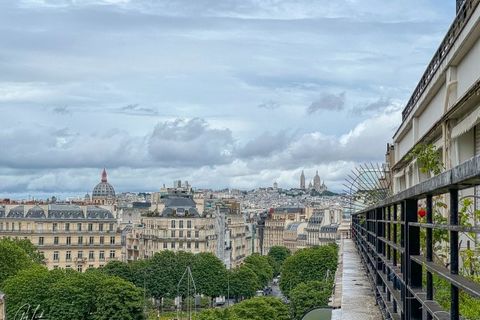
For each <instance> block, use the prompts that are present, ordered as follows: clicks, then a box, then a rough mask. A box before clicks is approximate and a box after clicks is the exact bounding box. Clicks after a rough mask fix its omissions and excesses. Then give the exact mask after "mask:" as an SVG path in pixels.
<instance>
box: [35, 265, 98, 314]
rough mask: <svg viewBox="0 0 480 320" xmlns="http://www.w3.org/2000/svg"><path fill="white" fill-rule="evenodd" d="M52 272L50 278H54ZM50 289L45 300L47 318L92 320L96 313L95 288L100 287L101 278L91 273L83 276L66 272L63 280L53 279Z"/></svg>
mask: <svg viewBox="0 0 480 320" xmlns="http://www.w3.org/2000/svg"><path fill="white" fill-rule="evenodd" d="M52 274H53V273H52V272H50V277H52ZM52 280H54V281H51V285H50V286H49V287H48V289H47V292H48V296H47V297H46V299H45V300H44V302H43V304H45V306H46V309H47V310H48V313H47V315H48V316H47V317H46V318H48V319H50V320H62V319H71V320H82V319H90V314H92V313H94V312H95V298H96V295H95V294H93V293H94V292H95V291H94V288H95V287H96V286H98V285H99V283H100V281H99V280H100V279H99V277H97V276H96V277H93V276H92V274H91V273H89V274H82V273H79V272H75V271H69V270H66V271H65V274H64V275H63V276H62V277H61V278H55V277H54V278H53V279H52Z"/></svg>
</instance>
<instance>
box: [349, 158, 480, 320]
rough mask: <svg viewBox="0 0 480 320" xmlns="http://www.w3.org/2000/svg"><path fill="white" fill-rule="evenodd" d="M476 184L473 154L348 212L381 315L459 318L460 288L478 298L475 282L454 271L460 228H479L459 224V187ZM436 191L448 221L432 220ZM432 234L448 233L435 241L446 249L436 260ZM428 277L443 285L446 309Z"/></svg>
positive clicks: (478, 169)
mask: <svg viewBox="0 0 480 320" xmlns="http://www.w3.org/2000/svg"><path fill="white" fill-rule="evenodd" d="M479 184H480V156H477V157H475V158H472V159H471V160H469V161H467V162H465V163H463V164H461V165H459V166H457V167H455V168H453V169H451V170H449V171H446V172H444V173H442V174H440V175H438V176H436V177H434V178H432V179H430V180H427V181H425V182H422V183H420V184H418V185H416V186H414V187H412V188H410V189H407V190H405V191H402V192H401V193H399V194H396V195H394V196H392V197H390V198H388V199H386V200H384V201H382V202H381V203H379V204H378V205H377V206H375V207H371V208H368V209H366V210H364V211H362V212H359V213H356V214H354V215H353V216H352V236H353V239H354V241H355V244H356V246H357V249H358V251H359V253H360V256H361V257H362V261H363V263H364V265H365V266H366V268H367V270H368V272H367V273H368V275H369V278H370V280H371V281H372V283H373V289H374V291H375V294H376V297H377V301H378V302H379V305H380V306H381V309H382V311H383V313H384V316H385V319H402V320H410V319H427V320H431V319H437V320H446V319H453V320H459V319H461V318H460V314H459V311H460V310H459V309H460V304H459V296H460V292H462V294H467V295H470V296H471V297H473V298H480V284H479V283H477V282H474V281H472V280H471V278H470V277H467V276H462V275H461V273H459V269H460V267H462V266H461V265H460V262H461V261H460V259H459V250H461V249H462V248H461V247H460V245H459V244H460V241H459V232H460V233H463V232H465V233H467V232H474V233H476V234H480V229H479V228H476V227H470V226H465V224H461V223H460V222H461V221H460V218H461V216H460V215H459V209H458V207H459V198H458V197H459V190H462V189H467V188H471V187H474V186H477V185H479ZM439 195H446V198H448V199H449V203H450V205H449V206H447V208H448V211H447V210H446V208H445V207H444V208H443V210H444V211H445V213H447V212H448V219H447V223H441V224H440V223H438V221H437V222H435V221H434V219H433V212H434V207H433V197H434V196H439ZM419 200H420V201H425V203H426V223H420V222H419V215H418V202H419ZM461 214H462V213H461ZM463 218H464V217H463ZM424 219H425V218H424ZM435 232H437V233H438V232H448V240H446V241H445V242H443V243H441V242H440V244H441V245H443V246H446V245H448V247H449V250H447V253H446V254H447V257H446V258H444V259H437V260H440V261H434V259H433V258H434V256H435V253H434V251H433V246H434V241H437V240H435V238H433V237H432V235H433V234H434V233H435ZM422 233H423V234H424V235H425V236H424V239H425V242H424V244H425V246H424V247H423V248H422V246H421V243H422V239H421V238H423V237H421V235H422ZM437 243H438V241H437ZM477 258H478V257H477ZM442 261H445V262H446V263H442ZM446 265H448V267H446ZM433 276H435V277H437V278H439V279H442V280H443V282H444V283H446V284H447V285H448V287H449V289H450V290H449V292H450V299H449V301H450V302H449V304H450V305H449V308H443V307H442V306H441V305H440V303H439V301H436V300H435V297H434V282H433Z"/></svg>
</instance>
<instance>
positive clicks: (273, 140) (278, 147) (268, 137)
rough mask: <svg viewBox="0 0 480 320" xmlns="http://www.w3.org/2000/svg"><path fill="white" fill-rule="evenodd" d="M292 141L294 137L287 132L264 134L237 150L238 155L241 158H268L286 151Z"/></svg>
mask: <svg viewBox="0 0 480 320" xmlns="http://www.w3.org/2000/svg"><path fill="white" fill-rule="evenodd" d="M291 140H292V137H291V136H289V135H288V134H287V132H285V131H280V132H278V133H276V134H271V133H269V132H264V133H263V134H261V135H259V136H258V137H256V138H255V139H253V140H250V141H248V142H247V143H246V144H245V145H244V146H242V147H240V148H239V149H237V152H236V155H237V156H238V157H240V158H254V157H268V156H271V155H272V154H274V153H275V152H280V151H283V150H285V148H286V147H287V146H288V144H289V143H290V142H291Z"/></svg>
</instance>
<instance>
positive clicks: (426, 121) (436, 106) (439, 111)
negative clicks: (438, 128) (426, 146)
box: [418, 85, 446, 139]
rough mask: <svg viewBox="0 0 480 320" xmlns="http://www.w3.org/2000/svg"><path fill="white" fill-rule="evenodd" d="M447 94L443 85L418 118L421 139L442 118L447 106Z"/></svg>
mask: <svg viewBox="0 0 480 320" xmlns="http://www.w3.org/2000/svg"><path fill="white" fill-rule="evenodd" d="M445 92H446V89H445V85H443V86H442V87H441V88H440V90H438V92H437V93H436V94H435V96H434V97H433V99H432V100H431V101H430V102H429V104H428V106H427V107H426V108H425V109H424V110H423V112H422V114H420V116H419V117H418V138H419V139H420V138H421V137H422V136H423V135H424V134H425V133H427V132H428V130H430V128H432V126H433V125H434V124H435V123H436V122H437V121H438V120H440V118H441V117H442V115H443V108H444V104H445Z"/></svg>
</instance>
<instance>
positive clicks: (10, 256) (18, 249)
mask: <svg viewBox="0 0 480 320" xmlns="http://www.w3.org/2000/svg"><path fill="white" fill-rule="evenodd" d="M27 241H28V240H27ZM28 243H30V242H29V241H28ZM30 244H31V243H30ZM27 248H28V244H27V243H26V242H25V241H24V240H15V239H10V238H2V239H0V261H1V263H0V287H2V284H3V283H4V282H5V280H7V278H9V277H11V276H14V275H15V274H17V272H19V271H20V270H23V269H26V268H28V267H31V266H33V265H34V264H35V257H36V255H35V257H33V251H32V252H30V253H31V254H32V256H31V255H29V253H27V251H26V249H27Z"/></svg>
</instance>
